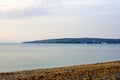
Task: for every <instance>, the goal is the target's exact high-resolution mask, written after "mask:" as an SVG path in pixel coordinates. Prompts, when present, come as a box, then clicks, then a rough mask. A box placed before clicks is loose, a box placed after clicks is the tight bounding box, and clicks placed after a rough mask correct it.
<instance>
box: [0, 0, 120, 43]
mask: <svg viewBox="0 0 120 80" xmlns="http://www.w3.org/2000/svg"><path fill="white" fill-rule="evenodd" d="M64 37H67V38H68V37H101V38H120V0H0V42H22V41H28V40H39V39H48V38H64Z"/></svg>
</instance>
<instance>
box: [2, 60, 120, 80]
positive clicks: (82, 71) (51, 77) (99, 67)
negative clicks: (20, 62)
mask: <svg viewBox="0 0 120 80" xmlns="http://www.w3.org/2000/svg"><path fill="white" fill-rule="evenodd" d="M0 80H120V61H115V62H104V63H96V64H84V65H74V66H66V67H57V68H49V69H37V70H26V71H18V72H8V73H0Z"/></svg>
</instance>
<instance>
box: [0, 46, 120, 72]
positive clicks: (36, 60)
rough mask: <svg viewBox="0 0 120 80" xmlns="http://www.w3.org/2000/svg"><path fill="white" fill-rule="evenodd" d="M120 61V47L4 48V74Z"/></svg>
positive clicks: (0, 55) (0, 66)
mask: <svg viewBox="0 0 120 80" xmlns="http://www.w3.org/2000/svg"><path fill="white" fill-rule="evenodd" d="M118 60H120V45H112V44H109V45H108V44H101V45H100V44H89V45H88V44H0V72H9V71H18V70H29V69H38V68H50V67H59V66H70V65H80V64H90V63H98V62H107V61H118Z"/></svg>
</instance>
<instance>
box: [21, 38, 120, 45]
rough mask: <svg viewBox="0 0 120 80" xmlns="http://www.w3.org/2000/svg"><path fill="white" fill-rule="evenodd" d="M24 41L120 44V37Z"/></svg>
mask: <svg viewBox="0 0 120 80" xmlns="http://www.w3.org/2000/svg"><path fill="white" fill-rule="evenodd" d="M22 43H57V44H120V39H104V38H59V39H46V40H35V41H27V42H22Z"/></svg>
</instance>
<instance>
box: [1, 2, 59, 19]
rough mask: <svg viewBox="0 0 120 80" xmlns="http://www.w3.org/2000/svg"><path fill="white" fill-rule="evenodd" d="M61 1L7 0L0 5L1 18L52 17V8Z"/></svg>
mask: <svg viewBox="0 0 120 80" xmlns="http://www.w3.org/2000/svg"><path fill="white" fill-rule="evenodd" d="M57 2H59V0H12V1H10V0H5V1H3V2H1V3H0V17H1V18H5V17H6V18H8V17H9V18H12V17H25V16H26V17H28V16H35V15H50V14H51V13H52V12H51V11H50V8H51V7H52V6H54V5H55V4H56V3H57Z"/></svg>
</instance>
